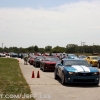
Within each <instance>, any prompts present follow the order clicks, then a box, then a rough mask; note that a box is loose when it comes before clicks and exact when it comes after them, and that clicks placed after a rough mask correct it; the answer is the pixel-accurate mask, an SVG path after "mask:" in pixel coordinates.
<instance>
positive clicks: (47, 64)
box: [40, 57, 59, 71]
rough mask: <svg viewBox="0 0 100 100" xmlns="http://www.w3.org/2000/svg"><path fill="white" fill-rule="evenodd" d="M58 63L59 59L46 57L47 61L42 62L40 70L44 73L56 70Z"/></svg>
mask: <svg viewBox="0 0 100 100" xmlns="http://www.w3.org/2000/svg"><path fill="white" fill-rule="evenodd" d="M58 61H59V58H58V57H45V59H44V60H42V61H41V65H40V69H42V70H43V71H46V70H54V69H55V65H56V63H57V62H58Z"/></svg>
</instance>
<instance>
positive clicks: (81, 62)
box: [64, 60, 90, 67]
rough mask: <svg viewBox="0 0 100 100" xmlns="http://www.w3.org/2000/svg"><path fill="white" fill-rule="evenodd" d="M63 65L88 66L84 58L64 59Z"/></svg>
mask: <svg viewBox="0 0 100 100" xmlns="http://www.w3.org/2000/svg"><path fill="white" fill-rule="evenodd" d="M64 65H65V66H67V65H85V66H88V67H89V66H90V65H89V64H88V63H87V61H85V60H65V61H64Z"/></svg>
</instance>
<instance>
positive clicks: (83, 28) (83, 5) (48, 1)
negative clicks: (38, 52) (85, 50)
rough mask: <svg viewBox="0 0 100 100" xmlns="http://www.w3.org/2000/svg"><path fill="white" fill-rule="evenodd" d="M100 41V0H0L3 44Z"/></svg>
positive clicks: (40, 44) (52, 44)
mask: <svg viewBox="0 0 100 100" xmlns="http://www.w3.org/2000/svg"><path fill="white" fill-rule="evenodd" d="M81 41H82V42H85V44H86V45H93V43H94V44H95V45H100V0H0V44H1V46H0V47H2V43H3V47H5V46H6V47H13V46H14V47H23V48H24V47H25V48H26V47H30V46H35V45H37V46H38V47H43V48H44V47H45V46H52V47H55V46H61V47H66V45H67V44H77V45H81Z"/></svg>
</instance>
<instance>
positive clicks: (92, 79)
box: [54, 59, 99, 85]
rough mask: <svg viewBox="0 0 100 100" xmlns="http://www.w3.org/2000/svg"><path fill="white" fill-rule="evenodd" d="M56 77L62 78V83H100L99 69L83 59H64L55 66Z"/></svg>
mask: <svg viewBox="0 0 100 100" xmlns="http://www.w3.org/2000/svg"><path fill="white" fill-rule="evenodd" d="M54 76H55V79H58V78H61V83H62V84H63V85H64V84H65V83H86V84H87V83H89V84H95V85H98V84H99V70H98V69H97V68H95V67H91V65H89V64H88V63H87V61H85V60H83V59H62V60H61V61H60V62H59V63H57V64H56V66H55V72H54Z"/></svg>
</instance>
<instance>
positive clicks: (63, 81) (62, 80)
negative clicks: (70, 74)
mask: <svg viewBox="0 0 100 100" xmlns="http://www.w3.org/2000/svg"><path fill="white" fill-rule="evenodd" d="M61 84H62V85H65V75H64V73H63V74H62V77H61Z"/></svg>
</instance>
